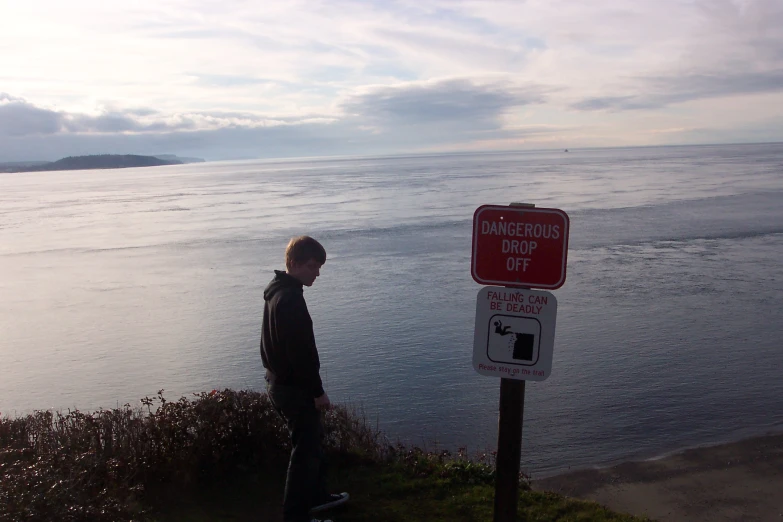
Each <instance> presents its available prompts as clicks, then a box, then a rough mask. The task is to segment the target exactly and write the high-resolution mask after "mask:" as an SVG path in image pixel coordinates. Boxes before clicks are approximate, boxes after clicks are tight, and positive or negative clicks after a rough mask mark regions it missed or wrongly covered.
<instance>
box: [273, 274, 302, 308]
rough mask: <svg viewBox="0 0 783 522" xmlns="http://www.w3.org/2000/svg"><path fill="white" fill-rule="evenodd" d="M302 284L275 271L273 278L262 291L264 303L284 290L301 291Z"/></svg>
mask: <svg viewBox="0 0 783 522" xmlns="http://www.w3.org/2000/svg"><path fill="white" fill-rule="evenodd" d="M303 286H304V285H302V282H301V281H300V280H298V279H297V278H295V277H293V276H290V275H288V274H286V273H285V272H283V271H281V270H275V277H274V279H272V281H270V282H269V284H268V285H266V288H265V289H264V301H269V300H270V299H272V297H273V296H274V295H275V294H277V293H278V292H280V291H281V290H284V289H288V288H291V289H296V290H299V291H300V292H301V291H302V287H303Z"/></svg>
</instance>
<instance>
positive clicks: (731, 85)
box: [571, 68, 783, 111]
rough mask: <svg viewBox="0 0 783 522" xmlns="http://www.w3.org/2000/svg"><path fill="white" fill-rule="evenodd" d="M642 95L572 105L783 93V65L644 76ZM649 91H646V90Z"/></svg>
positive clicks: (644, 105)
mask: <svg viewBox="0 0 783 522" xmlns="http://www.w3.org/2000/svg"><path fill="white" fill-rule="evenodd" d="M638 83H639V86H638V87H636V89H638V90H640V91H643V92H642V93H640V94H629V95H621V96H597V97H591V98H585V99H583V100H580V101H578V102H576V103H573V104H571V108H572V109H576V110H580V111H600V110H608V111H629V110H651V109H660V108H664V107H667V106H669V105H673V104H677V103H684V102H688V101H693V100H702V99H711V98H723V97H727V96H740V95H747V94H764V93H783V68H781V69H779V70H771V71H763V72H755V73H753V72H744V73H731V72H725V73H713V74H709V73H692V74H684V75H681V76H662V77H648V78H640V79H639V80H638ZM644 91H646V92H644Z"/></svg>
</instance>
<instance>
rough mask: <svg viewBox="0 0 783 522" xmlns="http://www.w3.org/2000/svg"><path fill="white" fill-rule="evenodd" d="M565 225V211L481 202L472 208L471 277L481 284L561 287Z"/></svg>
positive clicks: (565, 240) (566, 244) (563, 269)
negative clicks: (473, 211)
mask: <svg viewBox="0 0 783 522" xmlns="http://www.w3.org/2000/svg"><path fill="white" fill-rule="evenodd" d="M568 228H569V220H568V214H566V213H565V212H563V211H562V210H559V209H556V208H535V207H506V206H502V205H482V206H480V207H479V208H477V209H476V212H475V213H474V214H473V256H472V259H471V264H470V269H471V270H470V271H471V275H472V276H473V279H475V280H476V282H477V283H480V284H483V285H497V286H528V287H531V288H547V289H555V288H560V287H561V286H563V283H565V279H566V260H567V257H568Z"/></svg>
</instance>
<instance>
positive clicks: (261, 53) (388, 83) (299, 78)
mask: <svg viewBox="0 0 783 522" xmlns="http://www.w3.org/2000/svg"><path fill="white" fill-rule="evenodd" d="M88 3H89V8H87V6H88ZM53 41H56V42H57V45H52V42H53ZM96 42H100V45H96ZM4 51H9V52H4ZM10 51H13V52H10ZM0 71H2V73H1V74H2V75H1V76H0V83H2V88H3V90H5V91H7V92H9V93H13V94H14V95H15V96H16V97H15V98H12V97H11V96H9V95H5V96H3V97H2V98H0V147H2V146H3V143H2V142H3V140H4V139H5V138H13V140H14V142H15V144H16V145H17V146H21V145H20V143H21V142H22V141H24V139H28V138H29V139H30V140H32V141H35V142H36V144H37V146H38V147H39V150H43V151H48V149H47V145H46V143H55V142H56V143H57V144H62V143H66V142H68V143H72V144H74V146H79V147H81V146H82V145H84V146H85V147H86V148H90V147H91V146H92V145H89V146H87V144H98V143H100V144H109V143H111V144H114V143H120V142H122V140H126V141H125V143H127V144H128V146H129V147H137V148H142V149H143V148H144V144H149V145H150V147H156V148H157V147H158V146H161V144H162V143H163V144H165V143H168V142H166V141H165V140H166V138H165V136H166V135H170V136H171V139H172V140H173V141H171V142H170V143H179V144H182V146H190V144H192V143H194V142H196V141H199V142H200V143H202V144H204V146H205V147H208V148H209V151H210V152H209V153H204V155H208V156H210V157H214V156H219V157H228V155H229V152H230V153H231V154H234V153H236V154H241V155H242V156H243V157H244V156H250V155H254V151H258V153H257V154H255V155H264V154H267V153H268V154H275V155H277V154H279V153H281V152H280V151H282V150H288V151H294V150H298V151H299V152H298V153H294V155H298V154H299V155H308V154H312V153H314V152H313V151H314V149H316V148H319V147H320V145H318V144H326V143H328V144H329V145H328V146H326V148H328V149H330V150H334V151H335V153H348V152H347V151H349V150H351V151H356V152H357V153H364V152H367V153H369V152H370V151H371V150H373V151H374V150H381V151H383V152H389V151H396V152H404V151H406V150H419V149H421V148H427V149H428V150H436V149H437V148H438V147H447V148H452V149H459V148H460V147H473V148H475V147H480V146H485V145H486V146H490V145H492V144H501V143H507V144H510V145H508V146H509V147H510V146H513V144H515V143H521V142H520V140H525V146H535V144H537V145H538V146H542V145H543V146H549V145H550V144H555V145H554V146H557V144H558V143H562V144H563V145H564V146H568V147H575V146H577V143H583V144H585V145H588V146H601V145H628V144H645V143H647V144H653V143H655V144H659V143H660V142H661V140H664V139H671V140H672V142H677V140H680V139H681V138H682V136H684V135H685V134H687V133H653V132H650V131H651V129H679V128H696V129H709V128H717V127H719V126H722V125H724V124H725V125H727V126H730V127H731V128H737V129H748V130H747V136H748V137H750V136H759V133H758V132H755V131H753V130H752V129H753V128H755V127H754V125H758V126H759V127H758V128H759V129H762V128H763V129H764V132H763V135H764V136H770V137H771V138H772V139H783V134H781V133H782V132H783V130H779V131H774V130H769V129H774V128H775V125H774V122H779V123H780V124H779V125H778V127H779V128H780V129H783V113H781V111H780V110H777V109H775V108H774V107H775V105H776V104H777V105H780V104H781V102H783V90H781V86H782V85H783V2H781V1H780V0H689V1H682V0H660V1H657V2H618V1H617V0H593V1H591V2H590V3H589V4H588V3H585V2H578V1H576V0H561V1H558V2H533V1H527V2H520V1H517V0H464V1H462V0H461V1H454V0H431V1H427V2H420V1H418V2H414V1H412V0H389V1H380V0H373V1H370V2H365V1H361V0H334V1H328V2H327V1H323V0H296V1H292V2H277V3H275V2H272V3H269V2H267V3H262V4H261V3H257V2H256V3H254V2H235V3H230V2H229V3H226V2H224V1H218V0H193V1H192V2H184V1H182V0H159V1H156V2H138V3H136V4H132V5H131V4H128V5H126V6H124V7H120V8H118V7H117V6H107V5H104V4H101V3H99V2H98V3H95V2H91V1H89V0H72V1H71V2H67V3H63V2H59V1H56V0H41V2H35V3H32V4H31V3H29V2H28V3H25V2H16V3H12V4H9V5H8V7H7V8H6V9H5V10H4V12H3V16H2V17H0ZM672 106H676V107H677V110H671V108H670V107H672ZM718 114H720V118H719V117H718V116H716V115H718ZM769 121H772V122H773V123H772V124H771V125H770V124H769ZM522 129H526V131H524V132H523V130H522ZM704 132H705V135H707V131H706V130H705V131H704ZM743 132H744V131H743ZM229 135H230V136H232V137H233V138H234V139H236V140H237V145H236V146H234V145H233V144H232V142H229V141H226V140H224V139H223V137H224V136H229ZM716 135H717V134H716ZM210 136H213V137H214V138H215V142H214V143H215V144H217V143H220V144H221V147H226V149H225V150H223V151H222V152H221V151H218V152H212V151H213V150H217V149H215V148H214V147H212V146H211V145H209V142H208V141H206V140H207V137H210ZM667 136H668V138H667ZM40 137H48V138H47V139H48V140H49V141H47V140H45V139H43V138H40ZM333 137H336V138H337V139H332V138H333ZM656 137H658V141H656V140H655V138H656ZM39 138H40V139H39ZM282 139H288V140H291V141H290V143H287V144H283V143H282V141H280V140H282ZM91 140H92V141H91ZM558 140H560V141H558ZM579 140H582V141H579ZM534 142H535V144H534ZM259 143H261V145H259ZM266 143H276V148H273V147H266V145H265V144H266ZM57 146H58V147H59V145H57ZM107 146H108V145H107ZM361 146H364V147H367V150H366V151H365V150H362V149H361V148H360V147H361ZM493 146H494V145H493ZM498 146H500V145H498ZM297 147H298V148H297ZM5 149H6V150H7V149H8V147H5ZM30 150H33V149H30ZM58 150H59V149H58ZM90 150H92V149H90ZM134 150H135V149H134ZM144 150H146V149H144ZM240 150H241V152H238V151H240ZM261 151H268V152H263V153H262V152H261ZM66 152H67V153H71V151H66ZM47 153H48V152H47ZM3 159H5V158H4V157H2V156H0V161H2V160H3ZM22 159H31V158H28V157H25V158H22ZM32 159H35V158H32Z"/></svg>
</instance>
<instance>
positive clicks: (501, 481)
mask: <svg viewBox="0 0 783 522" xmlns="http://www.w3.org/2000/svg"><path fill="white" fill-rule="evenodd" d="M509 206H511V207H527V208H533V207H535V205H533V204H530V203H511V205H509ZM524 414H525V381H523V380H516V379H500V412H499V415H498V453H497V457H496V459H495V516H494V518H493V522H516V521H517V500H518V499H519V466H520V461H521V460H522V421H523V420H524Z"/></svg>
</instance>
